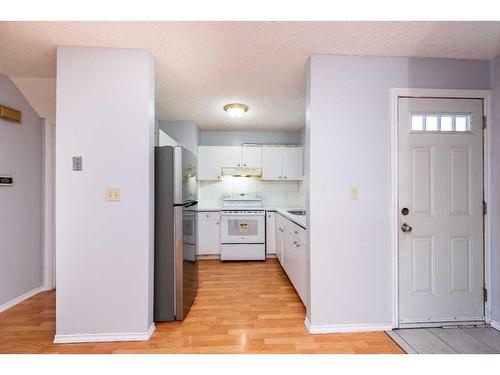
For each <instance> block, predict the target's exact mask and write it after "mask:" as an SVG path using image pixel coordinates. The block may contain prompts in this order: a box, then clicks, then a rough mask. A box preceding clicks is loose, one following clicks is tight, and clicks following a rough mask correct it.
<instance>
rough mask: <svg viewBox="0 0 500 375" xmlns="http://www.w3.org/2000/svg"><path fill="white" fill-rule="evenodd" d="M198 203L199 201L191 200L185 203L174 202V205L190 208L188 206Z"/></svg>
mask: <svg viewBox="0 0 500 375" xmlns="http://www.w3.org/2000/svg"><path fill="white" fill-rule="evenodd" d="M197 204H198V201H190V202H185V203H174V207H184V208H188V207H193V206H196V205H197Z"/></svg>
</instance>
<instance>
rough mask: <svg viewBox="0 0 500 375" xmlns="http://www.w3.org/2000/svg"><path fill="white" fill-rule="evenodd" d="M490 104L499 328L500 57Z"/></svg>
mask: <svg viewBox="0 0 500 375" xmlns="http://www.w3.org/2000/svg"><path fill="white" fill-rule="evenodd" d="M490 66H491V70H490V72H491V88H492V90H493V97H492V102H491V107H492V117H493V118H492V119H491V121H490V124H489V130H488V131H489V137H490V139H489V142H490V155H491V169H490V173H491V174H490V202H488V204H489V208H490V209H489V213H490V218H491V227H490V233H491V269H492V271H493V272H492V275H491V286H490V290H489V294H490V300H491V318H492V319H493V320H495V321H496V322H497V327H499V326H500V195H499V192H500V170H499V167H498V166H499V165H500V56H497V57H496V58H495V59H494V60H492V61H491V65H490Z"/></svg>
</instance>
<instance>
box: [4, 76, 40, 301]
mask: <svg viewBox="0 0 500 375" xmlns="http://www.w3.org/2000/svg"><path fill="white" fill-rule="evenodd" d="M0 103H1V104H3V105H6V106H8V107H12V108H15V109H18V110H20V111H21V112H22V122H21V124H17V123H13V122H8V121H6V120H2V119H0V175H1V176H12V177H13V178H14V185H13V186H0V210H1V212H2V214H1V215H0V310H2V306H5V307H7V306H6V304H7V303H8V302H10V301H12V300H14V299H16V298H17V297H20V296H21V295H23V294H25V293H27V292H30V291H32V290H34V289H36V288H39V287H41V286H42V275H43V121H42V120H41V119H40V118H39V117H38V115H37V114H36V113H35V111H34V110H33V109H32V108H31V106H30V104H29V103H28V102H27V100H26V99H25V98H24V97H23V95H22V94H21V93H20V92H19V90H18V89H17V88H16V86H15V85H14V84H13V83H12V82H11V80H10V79H9V78H8V77H6V76H4V75H1V74H0Z"/></svg>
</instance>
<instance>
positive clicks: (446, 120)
mask: <svg viewBox="0 0 500 375" xmlns="http://www.w3.org/2000/svg"><path fill="white" fill-rule="evenodd" d="M441 131H442V132H451V131H453V116H449V115H443V116H441Z"/></svg>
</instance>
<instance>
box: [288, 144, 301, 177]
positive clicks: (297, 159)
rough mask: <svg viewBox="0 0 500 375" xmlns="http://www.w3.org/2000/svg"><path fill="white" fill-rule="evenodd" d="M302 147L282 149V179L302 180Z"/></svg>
mask: <svg viewBox="0 0 500 375" xmlns="http://www.w3.org/2000/svg"><path fill="white" fill-rule="evenodd" d="M303 154H304V150H303V148H302V147H283V179H284V180H302V176H303V173H302V169H303V165H302V164H303V160H304V155H303Z"/></svg>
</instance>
